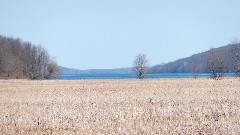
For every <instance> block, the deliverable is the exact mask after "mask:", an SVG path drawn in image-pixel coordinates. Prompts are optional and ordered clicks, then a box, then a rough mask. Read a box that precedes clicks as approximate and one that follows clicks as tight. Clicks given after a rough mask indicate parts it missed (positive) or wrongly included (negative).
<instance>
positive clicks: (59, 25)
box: [0, 0, 240, 69]
mask: <svg viewBox="0 0 240 135" xmlns="http://www.w3.org/2000/svg"><path fill="white" fill-rule="evenodd" d="M0 34H2V35H5V36H12V37H19V38H21V39H22V40H23V41H31V42H32V43H35V44H41V45H42V46H44V47H45V48H46V49H47V50H48V51H49V53H50V54H51V56H55V57H56V59H57V61H58V63H59V65H61V66H66V67H71V68H78V69H93V68H117V67H130V66H132V61H133V59H134V58H135V56H136V54H138V53H145V54H146V55H147V57H148V59H150V60H151V62H150V64H151V65H155V64H160V63H163V62H165V63H166V62H170V61H174V60H176V59H178V58H183V57H187V56H190V55H192V54H194V53H198V52H202V51H205V50H207V49H209V48H210V47H219V46H223V45H226V44H228V43H230V42H231V40H232V38H233V37H240V0H21V1H20V0H0Z"/></svg>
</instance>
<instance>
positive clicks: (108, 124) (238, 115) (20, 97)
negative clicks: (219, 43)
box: [0, 78, 240, 135]
mask: <svg viewBox="0 0 240 135" xmlns="http://www.w3.org/2000/svg"><path fill="white" fill-rule="evenodd" d="M239 88H240V82H239V79H236V78H231V79H230V78H227V79H223V80H219V81H214V80H211V79H158V80H154V79H153V80H152V79H149V80H82V81H57V80H51V81H27V80H0V121H1V122H0V134H86V135H89V134H240V104H239V102H240V89H239Z"/></svg>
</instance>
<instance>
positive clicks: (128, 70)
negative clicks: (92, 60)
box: [59, 66, 133, 74]
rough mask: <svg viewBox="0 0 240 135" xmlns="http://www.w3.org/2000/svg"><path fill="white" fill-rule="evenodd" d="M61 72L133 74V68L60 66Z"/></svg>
mask: <svg viewBox="0 0 240 135" xmlns="http://www.w3.org/2000/svg"><path fill="white" fill-rule="evenodd" d="M59 69H60V71H61V74H133V71H132V68H131V67H127V68H114V69H88V70H78V69H73V68H66V67H62V66H59Z"/></svg>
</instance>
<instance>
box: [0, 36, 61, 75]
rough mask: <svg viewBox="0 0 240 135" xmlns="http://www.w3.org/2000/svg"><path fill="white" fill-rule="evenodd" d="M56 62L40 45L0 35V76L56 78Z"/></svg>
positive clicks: (57, 72) (57, 73)
mask: <svg viewBox="0 0 240 135" xmlns="http://www.w3.org/2000/svg"><path fill="white" fill-rule="evenodd" d="M58 75H59V69H58V64H57V62H56V61H55V60H54V59H53V58H51V57H50V55H49V54H48V52H47V50H46V49H45V48H43V47H42V46H41V45H35V44H32V43H30V42H23V41H21V40H20V39H19V38H17V39H15V38H9V37H5V36H2V35H0V78H3V79H8V78H17V79H18V78H28V79H51V78H57V77H58Z"/></svg>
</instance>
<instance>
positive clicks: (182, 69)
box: [149, 44, 240, 73]
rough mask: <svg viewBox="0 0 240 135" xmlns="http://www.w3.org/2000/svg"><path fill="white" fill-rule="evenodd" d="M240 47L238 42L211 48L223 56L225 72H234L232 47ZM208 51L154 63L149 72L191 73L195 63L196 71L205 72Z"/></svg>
mask: <svg viewBox="0 0 240 135" xmlns="http://www.w3.org/2000/svg"><path fill="white" fill-rule="evenodd" d="M236 47H238V48H239V47H240V44H234V45H232V44H229V45H226V46H223V47H219V48H212V50H213V51H215V52H218V53H220V54H221V55H222V56H223V58H224V59H223V61H224V65H225V72H234V64H233V56H234V49H235V48H236ZM209 51H210V50H208V51H205V52H202V53H198V54H194V55H192V56H190V57H187V58H182V59H178V60H176V61H173V62H169V63H167V64H164V65H155V66H153V67H151V68H150V70H149V73H191V72H192V71H193V66H194V65H195V66H196V68H197V72H198V73H206V72H208V71H207V62H206V59H207V55H208V54H209Z"/></svg>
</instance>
